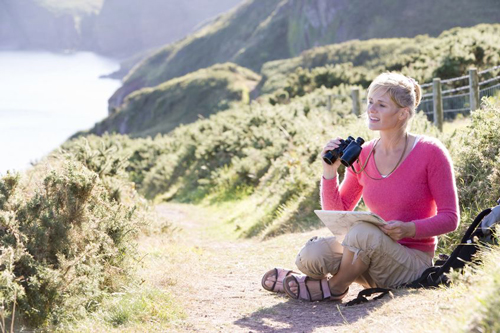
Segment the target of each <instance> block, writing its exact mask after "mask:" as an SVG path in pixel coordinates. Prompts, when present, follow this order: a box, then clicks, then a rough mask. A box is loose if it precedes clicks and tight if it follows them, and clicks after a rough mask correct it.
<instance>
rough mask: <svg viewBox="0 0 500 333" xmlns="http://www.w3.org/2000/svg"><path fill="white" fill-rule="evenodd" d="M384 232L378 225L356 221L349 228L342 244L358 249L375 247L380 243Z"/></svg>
mask: <svg viewBox="0 0 500 333" xmlns="http://www.w3.org/2000/svg"><path fill="white" fill-rule="evenodd" d="M384 236H385V234H384V233H383V232H382V230H380V229H379V227H377V226H375V225H373V224H371V223H366V222H361V223H358V224H356V225H354V226H352V227H351V229H349V231H348V232H347V234H346V236H345V238H344V241H343V243H342V245H344V246H351V247H355V248H357V249H359V250H368V249H374V248H377V247H378V246H380V245H381V244H382V239H383V237H384Z"/></svg>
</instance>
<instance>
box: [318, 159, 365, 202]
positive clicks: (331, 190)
mask: <svg viewBox="0 0 500 333" xmlns="http://www.w3.org/2000/svg"><path fill="white" fill-rule="evenodd" d="M362 190H363V187H362V186H361V185H360V184H359V182H358V178H357V177H356V175H355V174H354V173H353V172H352V171H351V170H350V169H347V170H346V174H345V177H344V180H343V181H342V184H341V185H340V188H339V180H338V176H337V177H335V178H333V179H325V178H324V177H322V178H321V191H320V192H321V207H322V209H323V210H353V209H354V207H356V205H357V204H358V202H359V199H360V198H361V192H362Z"/></svg>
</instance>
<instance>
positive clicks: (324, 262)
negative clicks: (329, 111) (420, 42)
mask: <svg viewBox="0 0 500 333" xmlns="http://www.w3.org/2000/svg"><path fill="white" fill-rule="evenodd" d="M420 99H421V89H420V86H419V85H418V83H417V82H415V81H414V80H413V79H411V78H409V77H406V76H404V75H401V74H396V73H384V74H381V75H379V76H378V77H377V78H376V79H375V80H374V81H373V82H372V83H371V85H370V87H369V88H368V107H367V118H368V119H367V120H368V127H369V128H370V129H371V130H373V131H379V132H380V137H379V138H378V139H375V140H372V141H370V142H367V143H366V144H364V146H363V150H362V152H361V154H360V157H359V160H358V162H357V163H355V164H354V169H355V170H354V171H353V170H351V169H346V170H347V171H346V174H345V178H344V180H343V182H342V184H341V185H340V186H339V185H338V175H337V170H338V167H339V166H340V161H339V160H337V161H336V162H335V163H333V164H332V165H328V164H326V163H324V162H323V178H322V181H321V205H322V208H323V209H325V210H343V211H345V210H353V209H354V208H355V207H356V205H357V204H358V202H359V200H360V198H361V197H363V199H364V202H365V204H366V206H367V207H368V209H369V210H370V211H371V212H373V213H375V214H377V215H379V216H381V217H382V218H383V219H384V220H386V221H388V224H387V225H385V226H383V227H376V226H374V225H372V224H369V223H364V222H362V223H359V224H356V225H355V226H353V227H352V228H351V229H350V230H349V231H348V233H347V234H346V235H345V237H344V239H343V241H342V243H340V242H339V240H338V239H336V238H335V237H328V238H317V237H314V238H312V239H311V240H309V241H308V242H307V243H306V245H305V246H304V247H303V248H302V249H301V251H300V253H299V254H298V256H297V259H296V265H297V267H298V268H299V269H300V270H301V271H302V273H304V274H305V275H301V274H296V273H294V272H292V271H289V270H285V269H279V268H278V269H273V270H271V271H269V272H267V273H266V274H265V275H264V277H263V279H262V286H263V287H264V288H265V289H267V290H270V291H285V292H286V293H287V294H288V295H289V296H291V297H293V298H296V299H304V300H309V301H316V300H323V299H332V300H340V299H342V298H343V297H344V296H345V295H346V294H347V292H348V290H349V286H350V285H351V284H352V283H353V282H358V283H359V284H361V285H362V286H364V287H365V288H373V287H397V286H399V285H401V284H404V283H407V282H411V281H413V280H415V279H417V278H418V277H420V275H421V274H422V273H423V271H424V270H425V269H426V268H428V267H430V266H431V265H432V259H433V256H434V251H435V248H436V244H437V237H436V236H438V235H442V234H445V233H448V232H450V231H453V230H455V229H456V228H457V226H458V220H459V215H458V214H459V213H458V199H457V190H456V186H455V178H454V175H453V167H452V161H451V159H450V157H449V154H448V152H447V150H446V148H445V147H444V146H443V145H442V144H441V143H440V142H439V141H438V140H437V139H433V138H430V137H426V136H418V135H414V134H411V133H409V132H408V122H409V120H410V118H411V117H412V116H413V115H414V114H415V109H416V107H417V106H418V104H419V103H420ZM339 144H340V138H336V139H334V140H331V141H330V142H328V143H327V144H326V146H325V147H324V149H323V152H322V154H325V153H326V151H328V150H332V149H335V148H337V147H338V145H339Z"/></svg>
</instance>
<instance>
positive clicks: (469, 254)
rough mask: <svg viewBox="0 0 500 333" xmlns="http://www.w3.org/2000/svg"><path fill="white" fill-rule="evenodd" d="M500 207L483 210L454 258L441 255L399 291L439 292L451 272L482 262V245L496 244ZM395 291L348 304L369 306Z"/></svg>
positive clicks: (370, 292)
mask: <svg viewBox="0 0 500 333" xmlns="http://www.w3.org/2000/svg"><path fill="white" fill-rule="evenodd" d="M497 203H498V204H499V205H498V206H496V207H494V208H488V209H485V210H483V211H482V212H481V213H479V215H477V217H476V218H475V219H474V222H472V224H471V225H470V226H469V228H468V229H467V231H466V232H465V235H464V236H463V237H462V240H461V241H460V244H459V245H458V246H457V247H456V248H455V250H453V252H452V253H451V254H450V255H443V254H441V255H439V259H440V260H437V261H436V263H435V264H434V266H432V267H429V268H428V269H426V270H425V271H424V273H422V276H420V277H419V278H418V279H417V280H415V281H413V282H410V283H406V284H404V285H402V286H400V287H399V288H413V289H415V288H435V287H438V286H440V285H445V286H447V285H449V284H450V281H449V278H448V276H447V274H448V273H450V272H451V270H452V269H453V270H461V269H462V268H463V267H464V266H465V265H466V264H467V263H471V262H472V261H476V260H479V258H474V255H475V254H476V252H477V251H478V249H479V248H480V246H481V245H487V244H492V243H496V238H495V235H494V227H493V226H494V224H496V223H499V222H500V199H498V201H497ZM390 291H391V289H386V288H369V289H365V290H362V291H361V292H360V293H359V294H358V297H356V298H355V299H353V300H352V301H350V302H348V303H346V306H352V305H356V304H361V303H365V302H368V299H367V297H369V296H371V295H373V294H380V295H378V296H377V297H374V298H373V299H374V300H376V299H380V298H382V297H384V296H385V295H387V294H389V293H390Z"/></svg>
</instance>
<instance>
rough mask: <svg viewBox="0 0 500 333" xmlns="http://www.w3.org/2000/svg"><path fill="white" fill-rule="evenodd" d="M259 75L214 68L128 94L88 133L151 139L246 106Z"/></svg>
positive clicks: (224, 66) (238, 69) (239, 69)
mask: <svg viewBox="0 0 500 333" xmlns="http://www.w3.org/2000/svg"><path fill="white" fill-rule="evenodd" d="M259 80H260V76H259V75H257V74H255V73H253V72H252V71H250V70H248V69H246V68H242V67H239V66H236V65H234V64H230V63H228V64H222V65H214V66H212V67H209V68H207V69H200V70H198V71H196V72H194V73H190V74H188V75H185V76H183V77H179V78H176V79H172V80H170V81H167V82H164V83H162V84H160V85H158V86H156V87H154V88H143V89H140V90H138V91H136V92H134V93H133V94H131V95H129V96H128V97H127V99H126V101H125V103H124V104H123V105H122V106H121V107H120V108H118V109H116V110H114V113H113V114H112V115H111V116H110V117H108V118H106V119H105V120H104V121H102V122H100V123H97V124H96V125H95V127H94V128H93V129H92V130H90V133H94V134H98V135H101V134H103V133H104V132H109V133H120V134H130V135H132V136H134V137H136V136H147V135H150V136H154V135H156V134H158V133H168V132H170V131H171V130H173V129H174V128H175V127H177V126H179V125H180V124H188V123H192V122H194V121H196V120H197V119H199V118H203V117H209V116H210V115H211V114H213V113H216V112H218V111H222V110H226V109H228V108H229V107H231V105H232V104H234V103H235V102H242V103H244V104H245V103H248V102H249V100H250V97H249V95H250V91H252V90H253V88H254V87H255V86H256V85H257V83H258V82H259Z"/></svg>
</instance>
